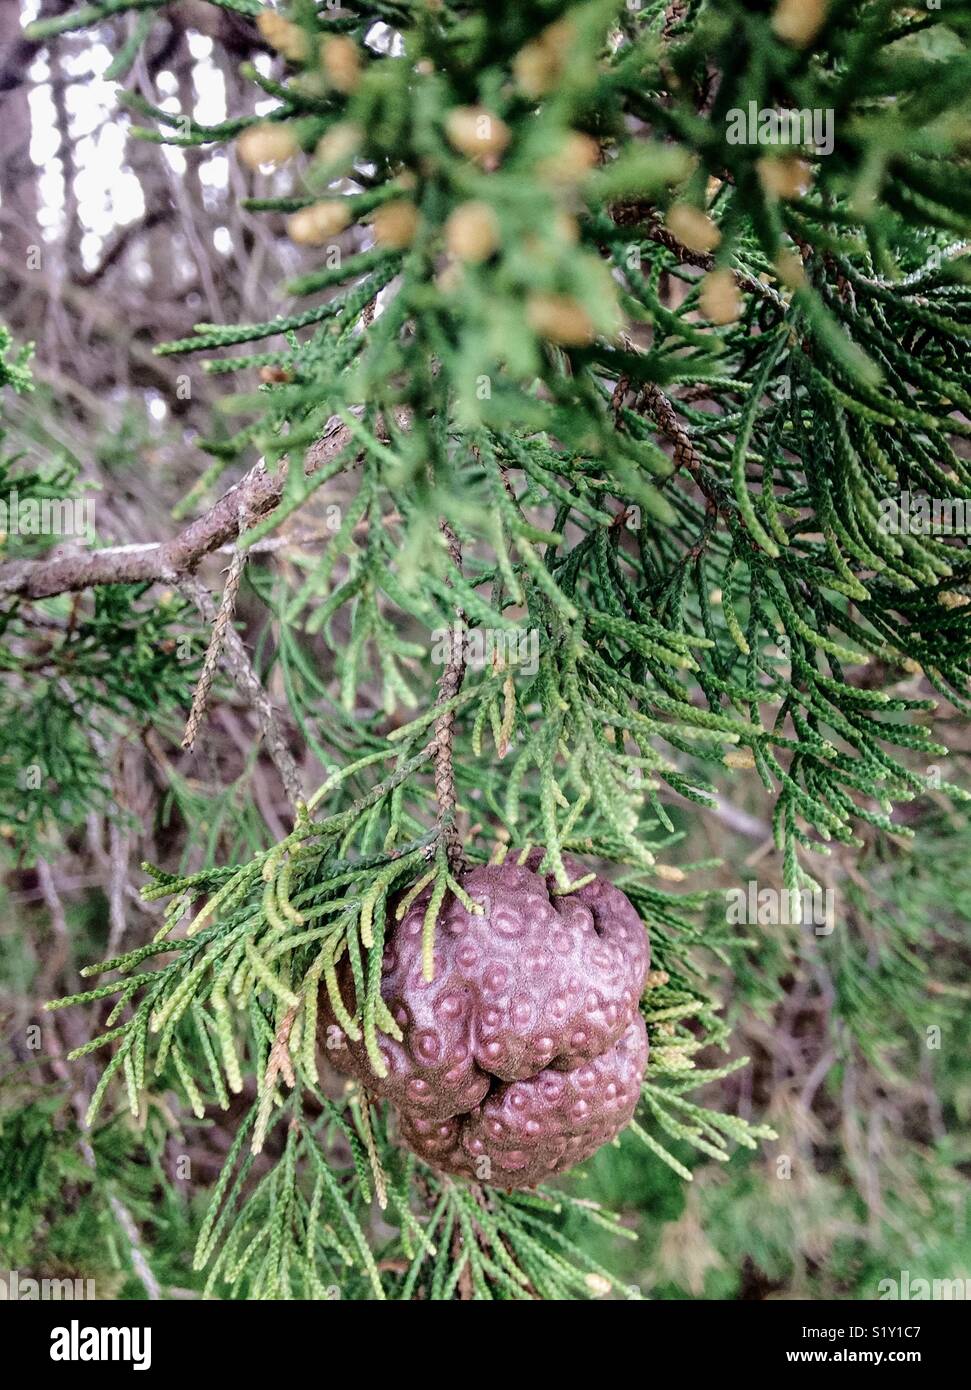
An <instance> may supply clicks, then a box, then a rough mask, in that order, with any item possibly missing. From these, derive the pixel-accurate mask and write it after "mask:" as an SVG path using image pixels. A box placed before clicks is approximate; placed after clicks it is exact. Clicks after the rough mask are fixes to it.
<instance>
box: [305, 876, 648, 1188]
mask: <svg viewBox="0 0 971 1390" xmlns="http://www.w3.org/2000/svg"><path fill="white" fill-rule="evenodd" d="M542 857H543V851H542V850H538V849H537V850H534V851H532V853H531V854H530V855H529V857H528V858H527V859H526V861H525V863H524V864H523V865H521V866H520V865H519V864H517V862H516V859H517V856H516V855H514V854H511V855H510V856H509V858H508V859H507V861H506V863H505V864H503V865H491V866H485V867H477V868H474V869H471V870H469V871H468V872H466V873H465V874H463V876H462V886H463V888H464V889H465V891H466V892H467V893H468V894H469V896H470V897H471V898H472V899H473V901H475V902H478V903H480V904H482V906H483V907H484V909H485V910H484V912H483V914H482V915H481V916H476V915H474V914H472V913H470V912H468V911H467V910H466V908H464V907H463V906H462V904H461V903H460V902H458V901H457V900H456V899H454V898H453V897H451V895H450V897H449V900H448V903H447V905H446V907H445V909H444V912H443V914H442V915H441V916H440V917H439V922H438V928H437V931H436V936H435V976H434V979H433V980H431V981H427V980H425V978H424V976H423V974H422V959H421V932H422V922H423V919H424V914H425V907H426V905H427V902H428V897H429V891H430V890H426V891H425V892H424V893H422V894H421V895H420V896H419V897H418V898H417V899H416V901H415V902H414V903H413V904H412V906H411V908H410V909H409V911H408V913H407V914H406V915H405V917H404V918H403V919H402V921H401V922H400V923H398V924H397V925H396V926H394V928H393V929H392V930H391V932H390V936H389V941H388V945H387V949H386V952H385V958H384V966H383V970H384V973H383V980H382V987H381V993H382V995H383V997H384V999H385V1002H386V1003H387V1005H388V1007H389V1009H390V1010H391V1013H392V1015H393V1016H394V1018H395V1019H396V1020H397V1022H398V1024H399V1025H400V1027H401V1029H402V1032H403V1039H402V1041H401V1042H397V1041H395V1040H394V1039H393V1038H388V1037H382V1039H381V1052H382V1055H383V1057H384V1059H385V1061H386V1063H387V1066H388V1074H387V1076H386V1077H383V1078H380V1077H378V1076H376V1075H375V1073H374V1071H373V1070H372V1068H371V1066H370V1064H369V1062H368V1059H367V1056H366V1053H365V1051H364V1047H363V1044H362V1043H355V1042H352V1041H351V1040H349V1039H344V1043H345V1045H344V1046H342V1047H340V1048H338V1049H336V1050H334V1049H332V1050H331V1051H329V1054H328V1055H329V1056H330V1058H331V1060H332V1061H334V1062H335V1064H336V1065H337V1066H339V1067H340V1068H341V1069H343V1070H345V1071H348V1072H350V1073H351V1074H352V1075H354V1076H356V1077H358V1078H359V1079H360V1080H362V1081H364V1082H365V1083H366V1085H367V1087H368V1089H369V1090H370V1091H371V1092H372V1093H373V1094H376V1095H378V1096H382V1097H384V1098H386V1099H387V1100H389V1101H391V1102H392V1103H393V1105H394V1106H395V1107H396V1109H397V1111H398V1113H399V1116H400V1130H401V1135H402V1138H403V1139H404V1141H405V1143H406V1144H407V1145H408V1146H409V1147H410V1148H411V1149H412V1150H413V1151H414V1152H415V1153H416V1154H417V1155H418V1156H419V1157H420V1158H422V1159H424V1160H425V1161H426V1162H427V1163H429V1164H431V1165H433V1166H434V1167H436V1168H439V1169H441V1170H443V1171H445V1172H449V1173H457V1174H461V1175H463V1176H466V1177H473V1178H478V1179H480V1180H482V1181H485V1182H490V1183H492V1184H493V1185H494V1186H497V1187H507V1188H511V1187H533V1186H535V1184H536V1183H538V1182H541V1181H543V1180H544V1179H545V1178H547V1177H549V1176H550V1175H551V1174H553V1173H559V1172H562V1171H563V1170H564V1169H567V1168H570V1167H572V1166H573V1165H574V1164H576V1163H579V1162H581V1161H582V1160H583V1159H585V1158H588V1157H589V1156H590V1154H592V1153H594V1152H595V1151H596V1150H597V1149H599V1148H600V1147H601V1145H602V1144H605V1143H607V1142H608V1141H609V1140H611V1139H613V1137H614V1136H615V1135H616V1134H618V1133H619V1132H620V1130H621V1129H623V1127H624V1126H625V1125H626V1124H627V1123H628V1121H629V1120H630V1118H631V1116H632V1114H633V1112H634V1108H635V1106H636V1104H637V1100H638V1096H639V1094H640V1085H641V1080H642V1078H643V1075H644V1069H645V1067H646V1065H647V1034H646V1031H645V1028H644V1022H643V1019H642V1018H641V1015H640V1012H639V1010H638V1001H639V999H640V996H641V993H642V991H643V988H644V979H645V975H646V973H647V968H648V963H649V949H648V942H647V935H646V933H645V930H644V926H643V924H642V922H641V920H640V918H639V917H638V915H637V912H636V911H635V909H634V907H633V906H632V905H631V903H630V902H629V900H628V899H627V898H626V897H625V896H624V894H623V893H622V892H621V891H620V889H619V888H616V887H615V886H614V885H613V884H611V883H608V882H607V881H606V880H604V879H600V878H597V879H594V880H593V881H592V882H591V883H589V884H587V885H586V886H585V887H584V888H581V889H579V890H577V891H576V892H573V893H569V894H567V895H565V896H557V895H556V893H555V891H554V890H555V881H554V879H553V877H552V875H545V876H544V875H540V874H538V873H537V872H536V869H537V867H538V865H539V863H540V861H541V859H542ZM567 869H568V872H569V873H570V874H571V876H572V877H573V878H579V877H581V876H582V875H583V873H584V869H583V866H582V865H580V864H578V863H576V862H575V861H567ZM341 989H342V994H343V997H344V1000H345V1002H346V1003H348V1004H349V1005H351V1006H353V999H354V992H353V984H352V983H351V980H350V974H349V971H348V970H347V969H346V963H345V970H344V973H343V974H342V976H341ZM335 1026H336V1025H335V1023H334V1018H333V1015H332V1013H331V1012H330V1009H329V1006H328V1004H327V1002H326V994H324V995H323V996H322V999H321V1027H322V1029H324V1030H325V1031H329V1032H330V1034H331V1039H333V1036H334V1034H333V1029H334V1028H335Z"/></svg>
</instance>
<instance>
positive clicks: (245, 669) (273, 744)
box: [179, 576, 304, 810]
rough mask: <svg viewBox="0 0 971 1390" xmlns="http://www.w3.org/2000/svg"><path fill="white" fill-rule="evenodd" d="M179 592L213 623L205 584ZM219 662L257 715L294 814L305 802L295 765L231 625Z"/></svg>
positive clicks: (189, 584) (190, 583) (192, 581)
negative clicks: (299, 805)
mask: <svg viewBox="0 0 971 1390" xmlns="http://www.w3.org/2000/svg"><path fill="white" fill-rule="evenodd" d="M179 588H180V590H181V591H182V593H184V594H185V596H186V597H187V598H188V599H191V601H192V602H193V603H194V604H195V605H196V607H197V608H198V609H199V612H200V613H201V614H202V616H203V618H204V619H205V620H206V622H208V623H213V622H215V618H216V609H215V605H214V604H213V601H212V599H211V597H210V595H209V591H208V589H206V587H205V585H204V584H202V583H201V582H200V581H199V580H198V579H196V578H195V577H194V576H193V577H192V578H187V579H184V580H183V581H182V582H181V584H180V585H179ZM222 659H223V662H224V663H225V665H226V668H227V670H228V671H229V672H230V674H231V676H232V678H233V680H234V681H235V683H236V687H237V689H238V690H239V691H240V693H241V694H242V696H243V697H244V699H245V700H246V702H247V704H248V705H250V707H251V708H252V709H253V710H254V711H255V713H256V717H257V719H258V720H259V723H260V729H261V731H262V733H263V739H264V741H265V743H266V751H267V752H268V753H269V755H270V757H271V758H272V760H273V764H274V766H275V767H276V770H277V772H278V773H279V774H280V780H281V781H282V783H283V786H284V789H285V791H286V794H287V799H288V800H289V802H290V805H291V807H292V808H293V810H296V807H297V804H298V802H300V801H302V800H303V799H304V796H303V787H302V786H301V782H300V774H299V772H298V771H297V765H296V763H295V762H294V760H293V756H292V754H291V752H290V748H289V745H288V743H287V740H286V736H285V734H284V733H283V730H282V729H281V727H280V722H279V719H278V717H277V712H276V710H275V709H274V707H273V702H272V701H271V699H270V697H269V695H268V694H267V693H266V690H265V689H264V687H263V684H262V682H261V681H260V678H259V676H258V675H257V674H256V671H255V670H254V669H253V663H252V662H251V661H250V659H249V656H248V654H247V651H246V647H245V646H244V644H243V639H242V638H241V637H240V635H239V633H238V632H237V631H236V629H235V628H234V627H233V625H232V623H230V624H229V626H228V627H227V628H226V632H225V644H224V647H223V650H222Z"/></svg>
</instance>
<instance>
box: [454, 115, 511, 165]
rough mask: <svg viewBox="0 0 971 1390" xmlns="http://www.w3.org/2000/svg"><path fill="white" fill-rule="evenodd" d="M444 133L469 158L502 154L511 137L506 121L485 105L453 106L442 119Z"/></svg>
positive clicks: (483, 157)
mask: <svg viewBox="0 0 971 1390" xmlns="http://www.w3.org/2000/svg"><path fill="white" fill-rule="evenodd" d="M445 133H446V135H447V136H448V138H449V141H450V142H451V144H452V145H453V146H454V147H455V149H457V150H459V151H460V152H461V153H462V154H465V155H468V156H469V158H470V159H485V158H487V157H488V156H490V155H494V156H498V155H501V154H502V152H503V150H504V149H505V148H506V146H507V145H508V144H509V141H510V138H511V135H510V131H509V127H508V126H507V125H506V123H505V121H503V120H500V118H499V117H498V116H494V115H493V114H492V112H491V111H487V110H486V109H485V107H484V106H456V107H455V108H454V109H453V110H451V111H450V112H449V113H448V116H447V117H446V119H445Z"/></svg>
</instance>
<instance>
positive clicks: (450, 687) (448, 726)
mask: <svg viewBox="0 0 971 1390" xmlns="http://www.w3.org/2000/svg"><path fill="white" fill-rule="evenodd" d="M440 526H441V532H442V535H443V536H444V537H445V543H446V545H447V547H448V553H449V557H450V559H451V561H452V563H453V565H454V566H455V568H456V570H457V571H458V572H459V574H461V572H462V548H461V546H460V545H459V541H458V537H457V536H456V534H455V532H454V531H453V530H452V527H451V526H450V525H449V523H448V522H447V521H446V520H445V519H444V518H443V519H442V521H441V523H440ZM464 677H465V613H464V612H463V611H462V609H461V608H456V610H455V624H454V626H453V627H452V629H451V630H450V633H449V639H448V655H447V658H446V661H445V669H444V671H443V672H442V678H441V680H440V681H439V683H438V699H437V700H436V702H435V703H436V704H438V705H444V704H447V703H448V701H450V700H452V699H454V697H455V696H456V695H457V694H458V693H459V691H460V690H461V688H462V681H463V679H464ZM454 736H455V710H454V709H448V710H446V711H445V713H444V714H441V715H440V716H439V718H438V720H437V721H436V723H435V739H434V748H435V799H436V801H437V803H438V832H439V837H440V841H441V843H443V844H444V847H445V854H446V857H447V859H448V862H449V866H450V867H451V868H457V867H459V866H460V865H461V863H462V844H461V839H460V837H459V831H458V825H457V823H456V818H455V771H454V769H453V767H452V742H453V739H454Z"/></svg>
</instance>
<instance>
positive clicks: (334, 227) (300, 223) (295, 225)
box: [287, 198, 351, 246]
mask: <svg viewBox="0 0 971 1390" xmlns="http://www.w3.org/2000/svg"><path fill="white" fill-rule="evenodd" d="M350 225H351V214H350V209H349V208H348V207H347V204H346V203H344V202H343V201H342V200H341V199H340V198H330V199H328V200H327V201H326V202H323V203H314V204H313V205H312V206H311V207H309V208H301V209H300V211H299V212H295V213H294V214H293V216H292V217H291V218H290V219H289V220H288V221H287V233H288V234H289V237H290V240H291V241H296V242H298V243H299V244H300V245H301V246H323V245H324V243H325V242H326V241H328V240H329V238H330V237H332V236H337V235H338V234H339V233H340V232H343V231H344V230H345V229H346V228H347V227H349V226H350Z"/></svg>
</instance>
